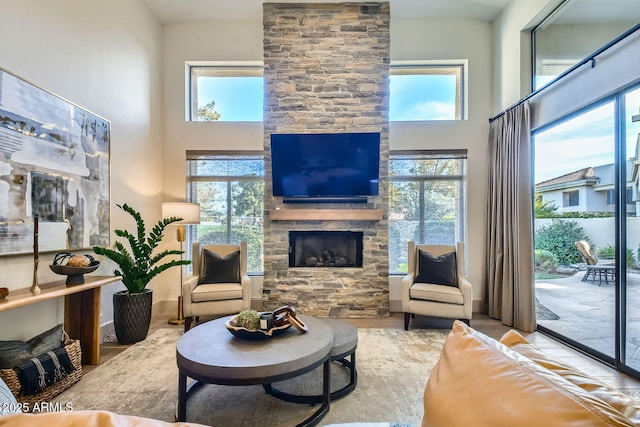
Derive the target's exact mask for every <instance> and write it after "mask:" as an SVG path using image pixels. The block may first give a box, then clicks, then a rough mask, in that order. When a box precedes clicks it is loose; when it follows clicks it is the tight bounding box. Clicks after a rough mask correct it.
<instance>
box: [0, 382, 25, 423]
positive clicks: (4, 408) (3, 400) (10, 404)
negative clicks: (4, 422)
mask: <svg viewBox="0 0 640 427" xmlns="http://www.w3.org/2000/svg"><path fill="white" fill-rule="evenodd" d="M20 412H22V409H21V406H20V405H19V404H18V401H17V400H16V398H15V396H14V395H13V393H11V390H9V387H8V386H7V385H6V384H5V383H4V381H2V378H0V415H9V414H17V413H20Z"/></svg>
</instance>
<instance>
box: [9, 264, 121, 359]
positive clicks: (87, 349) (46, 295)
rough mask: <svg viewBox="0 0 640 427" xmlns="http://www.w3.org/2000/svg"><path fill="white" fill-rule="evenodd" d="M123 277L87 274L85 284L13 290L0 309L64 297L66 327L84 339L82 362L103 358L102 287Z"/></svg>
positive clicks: (55, 284)
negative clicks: (38, 291)
mask: <svg viewBox="0 0 640 427" xmlns="http://www.w3.org/2000/svg"><path fill="white" fill-rule="evenodd" d="M118 280H120V277H118V276H84V283H82V284H79V285H66V284H65V280H64V279H63V280H60V281H56V282H51V283H44V284H40V285H39V286H40V289H42V291H41V292H40V293H39V294H37V295H34V294H32V293H31V292H29V288H24V289H18V290H14V291H11V293H10V294H9V296H7V298H6V300H5V301H3V302H0V312H2V311H8V310H11V309H14V308H18V307H24V306H27V305H31V304H35V303H38V302H42V301H47V300H50V299H53V298H58V297H64V329H65V331H67V333H68V334H69V336H70V337H71V338H73V339H78V340H80V347H81V348H82V364H84V365H97V364H98V362H99V361H100V287H101V286H102V285H106V284H108V283H113V282H116V281H118Z"/></svg>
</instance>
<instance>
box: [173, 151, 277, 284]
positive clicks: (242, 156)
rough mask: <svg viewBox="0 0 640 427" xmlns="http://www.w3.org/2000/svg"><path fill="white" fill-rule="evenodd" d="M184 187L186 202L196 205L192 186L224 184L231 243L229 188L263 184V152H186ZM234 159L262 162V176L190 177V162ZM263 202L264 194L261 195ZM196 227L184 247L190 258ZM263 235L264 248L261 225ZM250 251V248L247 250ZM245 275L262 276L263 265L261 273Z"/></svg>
mask: <svg viewBox="0 0 640 427" xmlns="http://www.w3.org/2000/svg"><path fill="white" fill-rule="evenodd" d="M186 158H187V159H186V160H187V164H186V187H187V189H186V190H187V201H188V202H194V203H197V202H198V201H197V200H196V196H195V194H194V192H193V190H194V185H195V184H197V183H202V182H211V183H219V182H223V183H225V184H226V186H227V189H226V202H227V211H226V243H233V241H232V239H231V237H232V235H231V229H232V218H233V215H232V209H233V197H232V191H231V186H232V183H233V182H241V181H245V182H249V181H255V182H262V183H264V161H265V160H264V159H265V156H264V152H263V151H248V150H247V151H231V150H216V151H214V150H204V151H200V150H187V152H186ZM229 158H231V159H235V160H259V161H262V162H263V170H262V172H263V174H262V175H261V176H249V175H192V171H191V164H190V162H197V161H202V160H205V161H206V160H210V161H215V160H222V159H229ZM263 200H264V194H263ZM197 227H198V226H197V225H196V226H193V227H190V228H189V233H187V238H186V242H187V244H186V245H185V252H186V254H187V256H188V257H191V256H192V254H191V247H192V243H193V242H194V241H196V239H197V233H198V230H197ZM262 227H263V233H262V243H263V248H264V224H262ZM248 250H250V248H248ZM263 251H264V250H263V249H262V254H263V256H264V252H263ZM247 274H249V275H250V276H259V275H262V274H264V265H263V266H262V270H261V271H248V272H247Z"/></svg>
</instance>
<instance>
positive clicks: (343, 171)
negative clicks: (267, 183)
mask: <svg viewBox="0 0 640 427" xmlns="http://www.w3.org/2000/svg"><path fill="white" fill-rule="evenodd" d="M271 167H272V175H273V195H274V196H283V197H285V198H296V199H307V201H313V199H314V198H315V199H322V198H329V199H333V198H335V199H340V198H354V197H355V198H361V199H362V198H364V200H365V201H366V196H376V195H378V178H379V170H380V133H373V132H371V133H368V132H367V133H320V134H271ZM285 201H286V200H285ZM338 201H339V200H338Z"/></svg>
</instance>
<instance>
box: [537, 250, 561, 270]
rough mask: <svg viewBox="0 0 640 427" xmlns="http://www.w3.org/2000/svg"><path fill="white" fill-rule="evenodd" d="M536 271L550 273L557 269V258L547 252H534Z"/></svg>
mask: <svg viewBox="0 0 640 427" xmlns="http://www.w3.org/2000/svg"><path fill="white" fill-rule="evenodd" d="M535 261H536V271H543V272H545V273H552V272H554V271H556V270H557V269H558V258H557V257H556V256H555V255H554V254H553V253H552V252H549V251H545V250H536V251H535Z"/></svg>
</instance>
